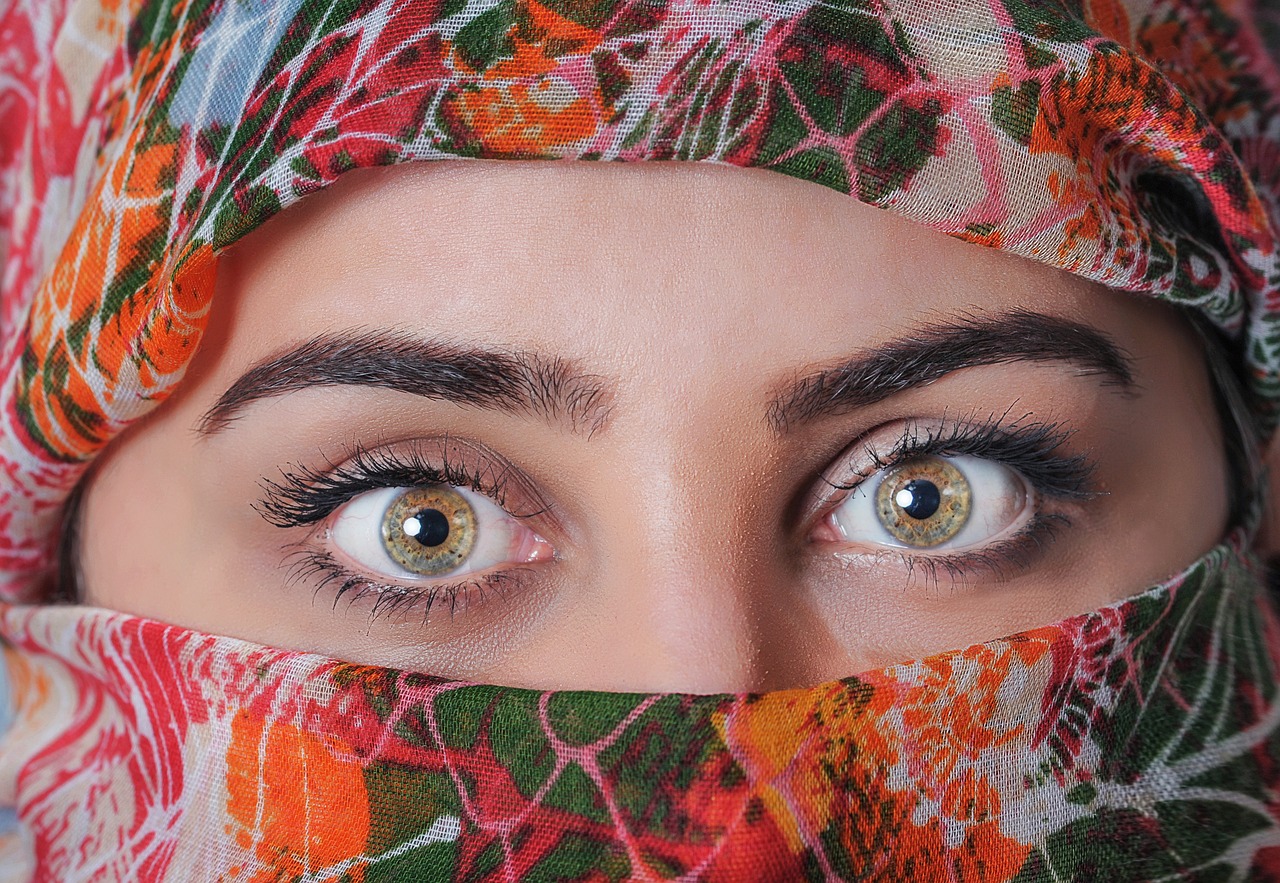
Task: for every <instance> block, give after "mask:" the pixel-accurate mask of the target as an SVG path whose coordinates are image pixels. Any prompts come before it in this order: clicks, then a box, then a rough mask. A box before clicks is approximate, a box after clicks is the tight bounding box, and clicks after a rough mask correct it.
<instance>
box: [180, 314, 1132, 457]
mask: <svg viewBox="0 0 1280 883" xmlns="http://www.w3.org/2000/svg"><path fill="white" fill-rule="evenodd" d="M1016 361H1033V362H1067V363H1070V364H1074V365H1075V366H1076V367H1077V368H1078V369H1079V370H1080V372H1081V373H1083V374H1086V375H1100V376H1101V377H1102V378H1103V382H1104V383H1105V384H1108V385H1114V386H1117V387H1120V388H1121V389H1122V390H1123V391H1126V392H1129V391H1132V390H1133V389H1134V388H1135V386H1136V384H1135V381H1134V375H1133V367H1132V363H1131V360H1130V359H1129V357H1128V356H1127V355H1126V354H1125V353H1124V352H1123V351H1122V350H1121V349H1120V348H1119V347H1118V346H1117V345H1116V344H1115V343H1114V342H1113V341H1112V340H1111V339H1110V338H1109V337H1107V336H1106V335H1105V334H1103V333H1102V332H1101V331H1098V330H1097V329H1094V328H1091V327H1089V326H1088V325H1084V324H1081V323H1078V322H1073V321H1070V320H1068V319H1062V318H1058V317H1055V316H1046V315H1044V314H1041V313H1035V312H1030V311H1026V310H1014V311H1010V312H1003V313H999V314H995V315H989V316H987V315H983V316H971V315H969V316H963V317H960V318H959V319H956V320H953V321H949V322H940V323H935V324H931V325H925V326H922V327H921V328H918V329H916V330H915V331H914V332H912V333H911V334H910V335H907V336H904V337H900V338H897V339H894V340H891V341H889V342H887V343H884V344H881V345H878V346H876V347H875V348H873V349H870V350H867V351H866V352H863V353H860V354H858V355H855V356H853V357H852V358H850V359H848V360H846V361H844V362H842V363H840V364H838V365H836V366H834V367H831V368H826V369H823V370H820V371H816V372H813V373H810V374H807V375H803V376H801V377H800V378H799V379H798V380H795V381H793V382H791V383H790V384H788V385H787V386H786V387H785V389H784V390H783V391H782V392H781V393H779V394H778V395H777V396H775V397H774V399H773V400H772V402H771V403H770V405H769V407H768V411H767V418H768V422H769V423H770V425H771V426H772V427H773V428H774V429H775V430H776V431H778V432H786V431H788V430H789V429H791V428H793V427H796V426H799V425H802V424H804V423H809V422H812V421H815V420H818V419H821V418H824V417H831V416H838V415H841V414H846V413H848V412H850V411H854V410H857V409H859V408H865V407H868V406H870V405H873V404H876V403H877V402H880V401H883V400H885V399H887V398H890V397H892V396H895V395H898V394H899V393H903V392H906V391H908V390H911V389H916V388H918V387H921V386H926V385H928V384H930V383H933V382H934V381H936V380H940V379H941V378H943V377H945V376H947V375H948V374H951V373H954V372H956V371H959V370H961V369H964V368H974V367H979V366H983V365H996V364H1002V363H1008V362H1016ZM317 386H365V387H379V388H383V389H392V390H397V391H400V392H406V393H410V394H412V395H416V396H421V397H425V398H430V399H438V400H441V401H449V402H453V403H455V404H459V405H463V406H470V407H475V408H490V409H497V410H501V411H505V412H507V413H512V414H517V415H527V414H534V415H537V416H540V417H542V418H543V419H544V420H546V421H548V422H551V423H555V422H561V421H563V422H567V423H568V424H569V426H570V428H571V429H573V430H574V431H582V430H585V431H586V432H587V433H588V434H589V435H590V434H594V433H595V432H597V431H599V430H600V429H602V428H604V427H605V426H606V425H607V423H608V419H609V414H610V409H611V403H612V401H613V397H614V390H613V387H612V386H610V385H609V384H607V383H606V382H605V381H604V379H603V378H601V377H600V376H598V375H594V374H589V373H586V372H584V371H582V370H580V369H579V368H577V367H576V366H575V365H574V364H573V363H571V362H569V361H567V360H564V359H559V358H545V357H543V356H540V355H538V354H536V353H529V352H514V351H502V350H489V349H481V348H474V347H463V346H459V345H456V344H451V343H444V342H439V341H433V340H421V339H419V338H416V337H413V336H411V335H409V334H405V333H396V332H386V331H365V332H360V333H357V334H355V335H354V336H353V335H351V334H349V333H339V334H327V335H320V336H317V337H313V338H311V339H310V340H307V341H305V342H304V343H302V344H301V345H299V346H297V347H295V348H294V349H291V350H289V351H287V352H285V353H283V354H281V355H278V356H274V357H271V358H269V359H267V360H265V361H263V362H260V363H258V364H257V365H255V366H253V367H252V368H250V369H249V370H248V371H246V372H245V373H244V374H243V375H241V376H240V377H239V378H238V379H237V380H236V381H235V382H234V383H232V384H231V386H230V387H228V389H227V390H226V391H225V392H224V393H223V394H222V395H221V396H220V397H219V398H218V401H217V402H216V403H215V404H214V406H213V407H212V408H210V409H209V411H208V412H206V413H205V414H204V416H203V417H202V418H201V419H200V421H199V423H198V424H197V427H196V428H197V431H198V432H199V433H200V434H201V435H205V436H209V435H214V434H216V433H219V432H221V431H222V430H224V429H226V428H227V427H228V426H229V425H230V424H231V423H232V422H233V421H234V420H235V419H236V418H237V417H238V416H240V414H241V413H242V412H243V411H244V410H245V408H247V407H248V406H249V405H250V404H252V403H253V402H256V401H258V400H261V399H266V398H271V397H274V396H281V395H286V394H288V393H291V392H296V391H298V390H302V389H310V388H312V387H317Z"/></svg>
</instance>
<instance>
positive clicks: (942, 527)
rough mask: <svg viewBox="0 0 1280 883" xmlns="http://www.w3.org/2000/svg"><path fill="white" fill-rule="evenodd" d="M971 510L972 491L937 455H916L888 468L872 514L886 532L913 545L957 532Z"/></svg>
mask: <svg viewBox="0 0 1280 883" xmlns="http://www.w3.org/2000/svg"><path fill="white" fill-rule="evenodd" d="M972 511H973V490H972V488H971V487H970V486H969V481H968V479H966V478H965V477H964V473H962V472H961V471H960V470H959V469H957V468H956V467H955V466H954V465H952V464H951V463H949V462H947V461H946V460H944V459H942V458H941V457H917V458H915V459H912V460H909V461H907V462H905V463H902V464H900V465H898V466H895V467H894V468H893V469H891V470H890V471H889V472H888V473H887V474H886V475H885V477H884V478H883V479H882V480H881V482H880V486H879V487H878V488H876V516H877V517H878V518H879V519H880V524H881V525H883V526H884V529H885V530H887V531H888V532H889V535H890V536H892V537H893V538H894V539H896V540H898V541H899V542H901V543H903V544H905V545H908V546H914V547H916V548H929V547H931V546H939V545H941V544H943V543H945V542H946V541H947V540H950V539H951V538H953V537H954V536H955V535H956V534H958V533H960V529H961V528H962V527H964V526H965V523H966V522H967V521H968V520H969V515H970V513H971V512H972Z"/></svg>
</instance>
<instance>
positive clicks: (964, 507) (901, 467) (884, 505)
mask: <svg viewBox="0 0 1280 883" xmlns="http://www.w3.org/2000/svg"><path fill="white" fill-rule="evenodd" d="M1034 496H1035V495H1034V492H1033V491H1032V489H1031V487H1030V486H1029V485H1028V483H1027V481H1026V479H1024V478H1023V477H1022V476H1021V475H1020V474H1019V473H1018V472H1017V471H1016V470H1014V469H1011V468H1010V467H1008V466H1004V465H1001V464H1000V463H997V462H994V461H992V460H985V459H983V458H981V457H972V456H954V457H943V456H919V457H912V458H911V459H908V460H905V461H903V462H901V463H898V464H895V465H893V466H890V467H887V468H885V469H881V470H880V471H879V472H877V473H875V474H874V475H871V476H869V477H868V478H866V479H864V480H863V481H862V482H860V483H859V484H858V485H857V486H856V487H855V488H853V490H852V491H851V492H850V493H849V495H848V496H847V497H845V499H844V500H842V501H841V502H840V504H839V505H838V506H836V507H835V508H834V509H833V510H832V511H831V512H830V513H829V514H828V515H827V521H828V524H829V525H830V527H831V528H833V529H834V531H835V533H836V534H837V535H838V536H839V537H840V539H841V540H842V541H843V542H847V543H850V544H857V545H862V546H868V547H876V546H879V547H886V546H888V547H892V548H900V549H914V550H920V551H932V550H944V549H945V550H948V551H959V550H962V549H968V548H971V547H974V546H981V545H984V544H986V543H989V542H991V541H992V540H995V539H998V538H1000V537H1001V536H1003V535H1007V534H1009V533H1011V532H1012V531H1014V530H1016V529H1017V528H1020V527H1022V526H1023V525H1024V524H1026V523H1027V522H1028V521H1029V520H1030V519H1031V517H1032V515H1033V514H1034V512H1035V506H1034Z"/></svg>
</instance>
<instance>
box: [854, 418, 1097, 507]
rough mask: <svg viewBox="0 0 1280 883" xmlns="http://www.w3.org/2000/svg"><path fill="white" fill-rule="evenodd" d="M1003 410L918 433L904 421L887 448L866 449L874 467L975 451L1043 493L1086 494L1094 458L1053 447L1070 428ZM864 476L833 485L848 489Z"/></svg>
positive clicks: (1078, 496) (1069, 433)
mask: <svg viewBox="0 0 1280 883" xmlns="http://www.w3.org/2000/svg"><path fill="white" fill-rule="evenodd" d="M1008 416H1009V414H1008V412H1007V411H1006V412H1005V413H1004V414H1002V415H1000V416H999V417H993V418H989V419H987V420H985V421H982V422H980V423H972V422H954V423H950V424H947V425H944V426H940V427H929V428H927V429H925V430H924V432H923V434H922V433H921V432H920V431H919V430H918V429H917V427H915V426H911V425H909V426H907V427H906V428H904V429H903V431H902V436H901V438H899V439H898V441H897V442H896V443H895V444H894V446H893V448H892V449H891V450H890V451H889V452H887V453H883V454H882V453H880V452H878V451H875V450H873V449H871V448H868V449H867V450H866V453H867V455H868V456H869V457H870V460H871V463H872V465H873V466H874V467H875V469H876V470H877V471H878V470H882V469H888V468H891V467H893V466H896V465H898V464H899V463H902V462H904V461H906V460H910V459H912V458H914V457H924V456H950V457H958V456H966V455H968V456H974V457H982V458H983V459H986V460H994V461H996V462H998V463H1003V464H1004V465H1006V466H1011V467H1013V468H1014V469H1017V470H1018V471H1019V472H1020V473H1022V474H1023V475H1024V476H1026V478H1027V479H1028V480H1029V481H1030V482H1031V484H1032V485H1033V486H1034V487H1035V489H1036V490H1037V491H1039V492H1041V493H1043V494H1047V495H1049V496H1053V497H1057V498H1059V499H1066V500H1088V499H1091V498H1092V497H1094V496H1096V495H1097V491H1095V490H1094V489H1093V486H1092V478H1093V473H1094V464H1093V462H1092V461H1091V460H1090V459H1089V457H1088V456H1086V455H1085V454H1064V453H1057V452H1058V451H1060V449H1061V448H1062V447H1063V445H1065V444H1066V442H1067V440H1068V439H1070V438H1071V436H1072V435H1073V434H1074V433H1075V431H1074V430H1072V429H1069V428H1066V427H1064V426H1063V425H1062V424H1060V423H1044V422H1038V421H1037V422H1030V423H1024V422H1023V421H1024V420H1026V418H1027V416H1029V415H1024V416H1023V417H1020V418H1015V419H1013V420H1009V419H1008ZM867 477H868V476H865V475H864V476H859V477H858V478H857V480H856V481H854V482H853V483H851V484H848V485H842V484H833V486H834V487H835V488H836V489H837V490H852V489H853V488H855V487H857V486H858V484H860V483H861V482H863V481H865V480H866V478H867Z"/></svg>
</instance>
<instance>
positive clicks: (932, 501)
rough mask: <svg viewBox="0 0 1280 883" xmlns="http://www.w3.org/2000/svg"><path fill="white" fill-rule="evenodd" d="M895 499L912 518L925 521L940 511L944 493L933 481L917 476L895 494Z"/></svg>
mask: <svg viewBox="0 0 1280 883" xmlns="http://www.w3.org/2000/svg"><path fill="white" fill-rule="evenodd" d="M893 501H894V502H895V503H897V504H898V506H899V507H901V509H902V511H904V512H906V513H907V514H908V515H910V516H911V517H912V518H915V519H917V520H919V521H923V520H924V519H926V518H928V517H929V516H931V515H933V513H935V512H937V511H938V507H939V506H941V505H942V494H941V493H940V492H939V491H938V486H937V485H936V484H934V483H933V482H931V481H925V480H924V479H922V478H917V479H915V480H913V481H909V482H907V484H906V486H905V487H904V488H903V489H902V490H900V491H898V492H897V493H896V494H894V495H893Z"/></svg>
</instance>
